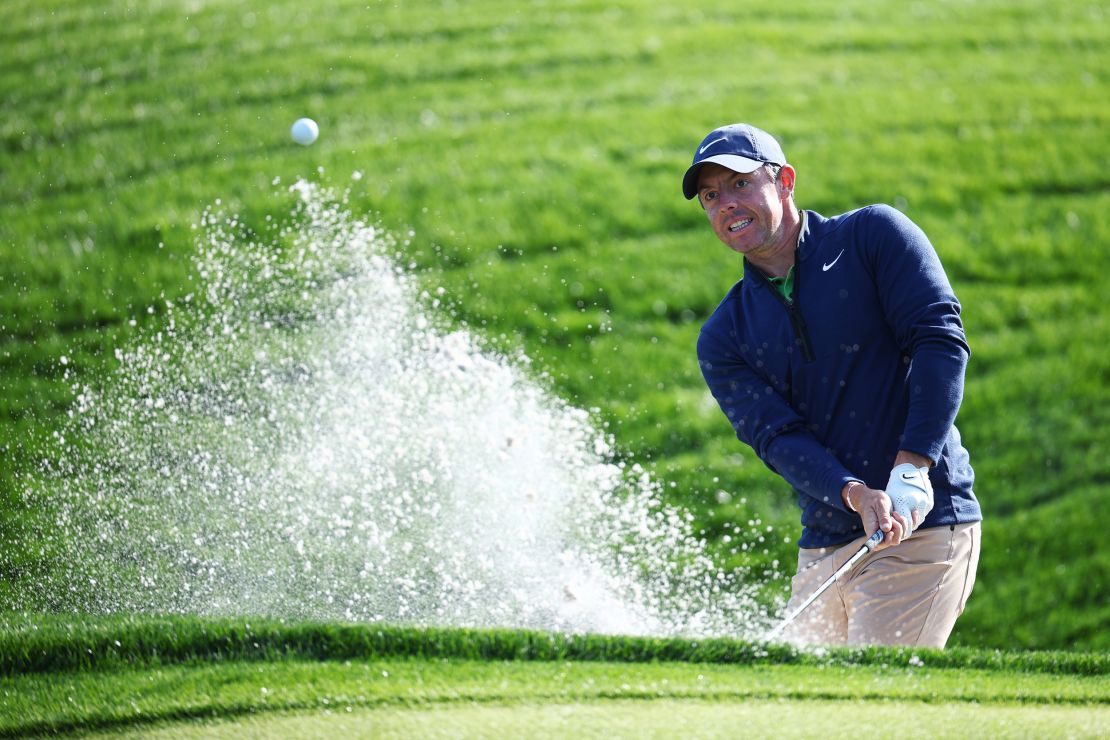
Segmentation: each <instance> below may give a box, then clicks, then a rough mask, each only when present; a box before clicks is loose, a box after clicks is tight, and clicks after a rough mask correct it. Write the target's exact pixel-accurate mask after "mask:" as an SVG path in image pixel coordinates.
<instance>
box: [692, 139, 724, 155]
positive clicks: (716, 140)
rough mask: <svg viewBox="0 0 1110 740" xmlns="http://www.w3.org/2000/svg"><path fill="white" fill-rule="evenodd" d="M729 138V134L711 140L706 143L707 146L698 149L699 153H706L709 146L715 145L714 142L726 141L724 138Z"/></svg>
mask: <svg viewBox="0 0 1110 740" xmlns="http://www.w3.org/2000/svg"><path fill="white" fill-rule="evenodd" d="M727 138H728V137H727V136H722V137H721V138H719V139H714V140H713V141H711V142H709V143H708V144H706V145H705V146H703V147H702V148H701V149H698V154H705V150H706V149H708V148H709V147H711V146H713V145H714V144H716V143H717V142H718V141H724V140H725V139H727Z"/></svg>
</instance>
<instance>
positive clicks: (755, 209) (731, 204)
mask: <svg viewBox="0 0 1110 740" xmlns="http://www.w3.org/2000/svg"><path fill="white" fill-rule="evenodd" d="M793 187H794V169H793V168H792V167H790V165H783V167H782V170H781V171H780V172H779V179H778V181H777V182H776V181H775V180H774V179H773V178H772V176H771V173H770V171H769V170H768V169H767V168H766V167H760V168H759V169H757V170H756V171H755V172H748V173H742V172H734V171H732V170H730V169H728V168H726V167H722V166H721V165H719V164H715V163H709V164H707V165H705V166H704V167H702V168H701V170H700V172H699V173H698V200H699V202H700V203H701V205H702V208H704V209H705V215H706V216H707V217H708V218H709V224H710V225H711V226H712V227H713V233H715V234H716V235H717V238H718V239H720V240H721V241H722V242H724V244H725V245H726V246H728V248H729V249H732V250H733V251H736V252H739V253H740V254H743V255H745V256H750V257H752V258H755V259H756V260H757V261H758V258H759V257H761V256H764V255H765V254H767V253H769V251H770V250H773V249H774V248H776V247H779V246H781V245H782V243H783V241H784V240H785V239H788V238H789V235H787V234H786V230H785V229H784V228H783V213H784V211H785V209H786V207H787V204H788V202H789V200H790V191H791V190H792V189H793Z"/></svg>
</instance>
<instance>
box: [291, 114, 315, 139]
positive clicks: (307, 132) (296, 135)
mask: <svg viewBox="0 0 1110 740" xmlns="http://www.w3.org/2000/svg"><path fill="white" fill-rule="evenodd" d="M289 134H290V135H291V136H292V137H293V141H295V142H297V143H298V144H300V145H301V146H308V145H309V144H311V143H312V142H314V141H316V137H317V136H319V135H320V127H319V126H317V125H316V121H313V120H312V119H311V118H298V119H297V120H296V121H294V123H293V128H291V129H289Z"/></svg>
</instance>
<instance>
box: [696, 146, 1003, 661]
mask: <svg viewBox="0 0 1110 740" xmlns="http://www.w3.org/2000/svg"><path fill="white" fill-rule="evenodd" d="M795 182H796V173H795V171H794V168H793V167H791V166H790V165H789V164H788V163H787V161H786V156H785V155H784V154H783V151H782V148H781V147H780V146H779V144H778V142H777V141H776V140H775V138H774V137H773V136H771V135H770V134H768V133H767V132H765V131H762V130H760V129H758V128H755V127H753V126H749V125H746V124H734V125H729V126H724V127H722V128H718V129H716V130H714V131H712V132H710V133H709V135H707V136H706V137H705V139H703V140H702V142H701V143H700V144H699V145H698V147H697V149H696V151H695V153H694V160H693V164H692V165H691V166H690V168H689V169H688V170H687V171H686V175H685V177H683V179H682V192H683V194H684V195H685V196H686V198H687V199H688V200H689V199H693V198H695V197H696V198H697V199H698V202H699V203H700V204H701V206H702V208H703V209H704V210H705V215H706V217H708V219H709V224H710V226H712V228H713V232H714V233H715V234H716V235H717V237H718V238H719V239H720V240H721V241H722V242H724V243H725V245H726V246H728V247H729V249H732V250H733V251H735V252H738V253H740V254H741V255H743V257H744V268H743V269H744V274H743V279H742V280H740V281H739V282H738V283H736V284H735V285H734V286H733V287H732V289H731V290H729V292H728V294H727V295H726V296H725V298H724V300H723V301H722V303H721V304H720V305H719V306H718V307H717V309H716V310H715V311H714V312H713V314H712V315H711V316H710V317H709V319H708V320H707V321H706V322H705V325H704V326H703V327H702V330H701V335H700V337H699V339H698V362H699V365H700V366H701V370H702V374H703V375H704V377H705V381H706V383H707V384H708V386H709V390H710V391H711V392H712V394H713V396H714V398H716V400H717V403H718V404H719V405H720V407H721V410H722V411H723V412H724V413H725V416H727V417H728V420H729V422H730V423H731V424H732V428H733V429H734V430H735V432H736V436H737V437H738V438H739V439H740V441H741V442H743V443H744V444H747V445H749V446H750V447H751V448H752V449H753V450H754V451H755V454H756V455H757V456H758V457H759V458H760V460H762V461H763V462H764V463H765V464H766V465H767V466H768V467H769V468H770V469H771V470H772V471H774V472H775V473H777V474H778V475H780V476H782V477H783V478H784V479H785V480H786V482H787V483H789V484H790V486H791V487H793V489H794V492H795V494H796V495H797V501H798V506H799V507H800V508H801V510H802V514H801V520H802V526H803V529H802V536H801V539H800V540H799V543H798V544H799V547H800V550H799V555H798V570H797V574H796V575H795V576H794V579H793V582H792V586H791V599H790V604H788V609H789V608H792V607H793V606H794V605H795V604H798V603H800V602H801V601H803V600H804V599H805V598H806V596H807V595H809V594H810V593H811V592H812V591H813V590H814V589H816V588H817V587H818V586H819V585H820V584H821V583H823V582H824V581H825V580H826V579H828V578H829V577H830V576H831V575H832V574H833V573H834V572H835V571H836V570H837V569H838V567H839V566H840V565H842V564H844V563H845V562H847V560H848V559H849V558H850V557H851V556H852V554H854V553H855V552H856V550H858V549H859V547H860V546H861V545H862V544H863V542H864V541H865V540H866V539H867V538H868V537H869V536H870V535H871V534H873V533H874V532H875V531H876V530H881V531H882V532H883V533H884V535H883V542H882V544H881V545H880V546H879V547H878V548H876V550H875V552H873V553H872V554H870V555H869V556H867V557H866V558H863V559H862V560H861V561H860V562H859V563H857V564H856V565H855V566H854V567H853V568H852V569H851V570H849V571H848V572H847V574H846V575H844V576H843V577H842V578H840V580H838V581H837V582H836V583H835V584H834V585H833V587H832V588H829V589H828V590H827V591H825V593H824V594H822V596H821V597H820V598H819V599H818V600H817V601H815V602H814V603H813V605H812V606H810V607H809V608H808V609H806V610H805V611H803V612H802V614H801V615H800V616H799V617H798V618H797V619H796V620H795V621H794V622H792V623H791V624H790V625H789V627H788V628H787V630H786V632H785V633H784V637H785V639H787V640H789V641H791V642H796V643H811V644H829V645H835V644H851V645H860V644H883V645H896V644H897V645H919V646H926V647H938V648H939V647H944V645H945V643H946V642H947V640H948V636H949V634H950V633H951V631H952V627H953V625H954V624H955V621H956V618H957V617H958V616H959V615H960V613H961V612H962V611H963V609H964V604H965V603H966V602H967V598H968V595H969V594H970V593H971V589H972V586H973V585H974V583H975V570H976V567H977V565H978V561H979V538H980V524H979V522H980V520H981V518H982V515H981V512H980V509H979V503H978V501H977V500H976V498H975V495H974V493H972V480H973V478H974V475H973V473H972V470H971V465H970V464H969V461H968V453H967V451H966V450H965V449H964V447H963V445H962V443H961V441H960V434H959V432H958V431H957V430H956V427H955V426H954V421H955V418H956V411H957V410H958V409H959V406H960V401H961V398H962V396H963V378H964V368H965V366H966V364H967V359H968V354H969V350H968V346H967V341H966V339H965V337H964V330H963V324H962V322H961V321H960V304H959V301H957V299H956V296H955V295H954V294H953V292H952V287H951V286H950V285H949V282H948V278H947V276H946V275H945V273H944V269H943V268H942V267H941V264H940V260H939V259H938V257H937V254H936V252H935V251H934V249H933V247H932V245H931V244H930V243H929V240H928V238H927V237H926V236H925V234H924V233H923V232H922V231H921V229H920V228H918V227H917V226H916V225H915V224H914V223H913V222H912V221H910V220H909V219H908V218H907V217H906V216H904V215H902V213H900V212H899V211H897V210H895V209H894V208H891V207H889V206H885V205H872V206H867V207H865V208H860V209H859V210H854V211H850V212H848V213H844V214H841V215H837V216H831V217H825V216H822V215H820V214H818V213H815V212H813V211H801V210H799V209H798V207H797V206H796V205H795V203H794V185H795Z"/></svg>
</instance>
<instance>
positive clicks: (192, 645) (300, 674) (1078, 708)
mask: <svg viewBox="0 0 1110 740" xmlns="http://www.w3.org/2000/svg"><path fill="white" fill-rule="evenodd" d="M5 627H6V630H5V632H4V634H3V636H2V637H0V667H2V669H3V673H4V674H5V675H6V676H8V677H6V678H3V679H0V734H15V733H28V732H59V731H67V730H74V729H100V730H105V731H111V732H121V731H126V730H129V729H130V730H133V731H134V732H136V733H138V734H141V735H144V736H145V735H148V734H151V733H154V734H155V735H156V736H161V735H162V734H164V735H166V736H189V737H193V736H230V735H236V734H238V735H239V736H241V733H243V732H251V733H255V734H259V735H267V736H277V735H280V736H287V737H289V736H296V737H304V736H320V737H323V736H331V737H334V736H336V735H337V734H350V733H356V734H360V735H363V736H366V735H372V736H374V737H414V736H418V737H471V736H473V737H495V736H502V735H504V734H506V733H508V734H509V735H511V736H514V737H607V736H613V735H614V734H616V735H617V736H635V737H641V736H648V737H677V736H697V737H766V736H767V735H768V734H771V733H772V732H773V733H775V734H781V735H784V736H787V737H795V736H812V734H813V728H814V726H819V727H821V734H822V736H825V735H828V736H830V737H857V736H858V732H859V727H858V723H859V722H860V721H861V718H862V717H874V716H880V717H881V716H886V715H888V714H891V715H898V716H907V715H909V716H912V717H913V718H914V723H915V725H916V731H915V732H914V734H915V735H921V734H925V735H928V736H937V737H967V736H968V735H969V732H968V728H969V727H974V728H975V729H974V733H971V734H974V735H975V736H979V735H981V734H982V735H987V734H988V733H989V735H990V736H992V737H994V736H997V737H1029V736H1036V737H1049V736H1067V737H1097V736H1099V735H1100V733H1101V732H1102V731H1103V730H1104V729H1105V726H1106V723H1107V722H1108V721H1110V707H1108V706H1107V702H1108V699H1110V679H1108V678H1107V674H1108V671H1110V663H1108V660H1107V657H1106V656H1105V655H1078V654H1074V653H1043V652H1016V651H1012V652H1000V651H985V650H972V649H959V648H957V649H954V650H950V651H948V652H940V651H933V650H912V649H889V648H888V649H880V648H871V649H866V650H844V649H841V650H832V651H827V652H824V653H822V654H813V653H804V652H798V651H796V650H794V649H791V648H788V647H784V646H758V645H751V644H745V643H740V642H734V641H729V640H703V641H690V640H680V639H669V640H658V639H637V638H618V637H600V636H577V637H575V636H565V635H548V634H544V633H535V632H532V633H529V632H524V631H508V630H502V631H460V630H430V631H421V630H416V629H399V628H389V627H384V628H382V627H373V626H370V627H366V626H340V625H320V624H299V625H288V624H280V623H276V622H272V621H265V620H252V622H251V623H244V622H243V621H237V620H198V619H190V618H173V619H150V618H145V619H130V620H127V619H118V618H116V619H104V618H100V619H92V620H90V619H85V620H80V619H60V620H58V619H52V620H45V621H44V622H43V623H42V624H38V625H33V624H32V623H31V622H29V621H20V620H9V621H8V622H7V623H6V625H5ZM220 718H225V719H220Z"/></svg>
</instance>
